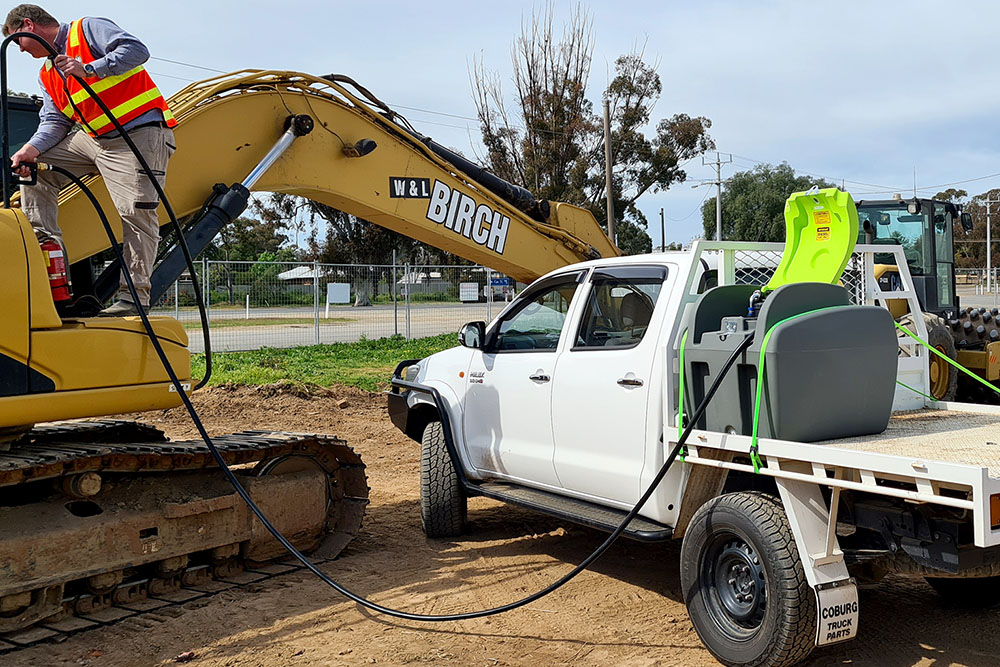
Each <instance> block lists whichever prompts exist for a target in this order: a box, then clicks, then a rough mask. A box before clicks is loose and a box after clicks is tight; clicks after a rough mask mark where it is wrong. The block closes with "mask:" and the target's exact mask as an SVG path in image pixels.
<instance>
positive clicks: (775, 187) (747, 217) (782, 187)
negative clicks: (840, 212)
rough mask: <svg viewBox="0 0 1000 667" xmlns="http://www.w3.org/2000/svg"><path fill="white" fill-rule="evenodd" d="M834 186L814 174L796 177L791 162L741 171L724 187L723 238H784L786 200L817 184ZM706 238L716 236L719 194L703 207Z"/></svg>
mask: <svg viewBox="0 0 1000 667" xmlns="http://www.w3.org/2000/svg"><path fill="white" fill-rule="evenodd" d="M814 185H815V186H818V187H820V188H830V187H833V184H832V183H829V182H827V181H824V180H823V179H815V178H813V177H811V176H796V175H795V170H794V169H792V168H791V167H790V166H789V165H788V163H787V162H782V163H781V164H779V165H777V166H773V165H769V164H761V165H757V166H756V167H754V168H753V169H750V170H747V171H741V172H737V173H735V174H733V175H732V177H730V178H729V180H727V181H726V182H725V183H724V184H723V189H722V238H723V240H726V241H784V240H785V216H784V211H785V201H786V200H787V199H788V197H789V195H791V194H792V193H793V192H801V191H803V190H808V189H809V188H811V187H813V186H814ZM701 219H702V224H703V226H704V228H705V238H706V239H714V238H715V227H716V210H715V197H712V198H710V199H708V200H707V201H705V203H704V204H702V207H701Z"/></svg>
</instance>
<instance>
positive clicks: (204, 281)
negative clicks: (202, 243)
mask: <svg viewBox="0 0 1000 667" xmlns="http://www.w3.org/2000/svg"><path fill="white" fill-rule="evenodd" d="M201 288H202V298H203V299H204V300H205V318H206V319H207V320H208V322H209V324H211V323H212V311H211V308H212V299H211V295H212V290H211V288H210V287H209V286H208V258H207V257H205V258H203V259H202V260H201Z"/></svg>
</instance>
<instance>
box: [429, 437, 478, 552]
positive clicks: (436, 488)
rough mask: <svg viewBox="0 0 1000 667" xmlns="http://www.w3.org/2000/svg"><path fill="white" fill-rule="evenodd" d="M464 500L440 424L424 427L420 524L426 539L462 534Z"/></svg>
mask: <svg viewBox="0 0 1000 667" xmlns="http://www.w3.org/2000/svg"><path fill="white" fill-rule="evenodd" d="M467 508H468V499H467V498H466V496H465V490H464V489H463V488H462V483H461V481H460V480H459V477H458V472H457V471H456V470H455V466H454V464H453V463H452V460H451V456H449V455H448V446H447V444H445V439H444V427H443V426H442V424H441V422H439V421H434V422H431V423H429V424H427V427H426V428H425V429H424V435H423V437H422V438H421V439H420V523H421V524H422V526H423V529H424V534H425V535H427V537H455V536H457V535H461V534H462V529H463V528H464V527H465V518H466V514H467V511H468V510H467Z"/></svg>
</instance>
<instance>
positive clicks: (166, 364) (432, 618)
mask: <svg viewBox="0 0 1000 667" xmlns="http://www.w3.org/2000/svg"><path fill="white" fill-rule="evenodd" d="M49 168H50V169H52V170H53V171H55V172H57V173H60V174H63V175H65V176H67V177H69V178H70V179H71V180H72V181H73V182H74V183H76V184H77V186H79V187H80V189H81V190H82V191H83V192H84V194H86V195H87V198H88V199H90V202H91V203H92V204H93V205H94V207H95V209H96V210H97V213H98V215H99V216H100V218H101V223H102V224H103V225H104V230H105V232H106V233H107V234H108V236H109V238H114V231H113V230H112V229H111V225H110V223H109V222H108V219H107V216H106V215H105V213H104V211H103V210H102V209H101V207H100V204H99V202H98V201H97V198H96V197H94V195H93V193H92V192H91V191H90V189H89V188H88V187H87V186H86V185H85V184H84V183H83V181H81V180H80V179H79V178H78V177H77V176H75V175H74V174H73V173H72V172H70V171H68V170H66V169H63V168H61V167H56V166H50V167H49ZM112 247H113V248H114V251H115V255H116V256H117V257H118V260H119V261H121V262H122V266H124V261H123V260H124V258H123V257H122V255H121V249H120V248H119V247H118V245H117V244H113V245H112ZM125 279H126V282H127V283H128V288H129V293H130V294H132V296H133V297H134V296H135V295H136V291H135V284H134V283H133V281H132V276H131V275H129V273H128V271H125ZM139 316H140V317H141V318H142V324H143V327H145V329H146V333H147V335H148V336H149V339H150V342H151V343H152V345H153V349H154V350H156V354H157V356H158V357H159V358H160V363H161V364H163V368H164V370H166V372H167V375H168V376H169V377H170V381H171V382H172V383H173V384H174V387H175V388H176V389H177V393H178V395H179V396H180V397H181V400H182V401H183V402H184V407H185V408H187V411H188V413H189V414H190V415H191V420H192V421H193V422H194V425H195V428H196V429H197V430H198V433H199V434H200V435H201V437H202V439H203V440H204V441H205V444H206V445H207V446H208V449H209V451H210V452H211V453H212V457H213V458H215V461H216V463H218V465H219V467H220V468H221V469H222V471H223V473H224V474H225V476H226V479H227V480H228V481H229V483H230V484H231V485H232V487H233V488H234V489H235V490H236V492H237V493H238V494H239V495H240V497H241V498H242V499H243V501H244V502H245V503H246V504H247V506H248V507H249V508H250V511H251V512H253V514H254V515H255V516H256V517H257V518H258V519H259V520H260V522H261V523H262V524H263V525H264V527H265V528H266V529H267V531H268V532H269V533H271V535H272V536H274V538H275V539H276V540H278V542H280V543H281V545H282V546H283V547H284V548H285V550H286V551H288V553H290V554H291V555H292V556H294V557H295V558H296V560H298V561H299V562H300V563H302V565H304V566H305V567H306V568H307V569H308V570H309V571H310V572H312V573H313V574H315V575H316V576H317V577H319V578H320V579H321V580H322V581H323V582H324V583H325V584H327V585H328V586H330V587H331V588H333V589H334V590H335V591H337V592H338V593H340V594H341V595H343V596H344V597H346V598H348V599H350V600H352V601H354V602H356V603H357V604H359V605H361V606H362V607H366V608H368V609H371V610H372V611H377V612H380V613H383V614H386V615H388V616H394V617H396V618H402V619H405V620H408V621H429V622H440V621H464V620H469V619H473V618H482V617H484V616H494V615H496V614H501V613H503V612H506V611H511V610H513V609H517V608H518V607H523V606H524V605H527V604H529V603H531V602H534V601H535V600H538V599H540V598H542V597H545V596H546V595H548V594H549V593H552V592H553V591H555V590H556V589H558V588H560V587H562V586H563V585H564V584H566V583H567V582H569V581H570V580H571V579H573V578H574V577H576V575H578V574H580V573H581V572H583V571H584V570H585V569H587V567H589V566H590V564H591V563H593V562H594V561H596V560H597V559H598V558H600V557H601V556H602V555H604V553H605V552H606V551H607V550H608V549H609V548H610V547H611V545H612V544H614V542H615V540H617V539H618V538H619V537H620V536H621V534H622V533H623V532H624V531H625V528H626V527H627V526H628V525H629V523H631V522H632V520H633V519H634V518H636V516H638V514H639V511H640V510H641V509H642V507H643V506H644V505H645V504H646V502H647V501H648V500H649V498H650V497H651V496H652V495H653V492H654V491H655V490H656V487H657V486H658V485H659V484H660V482H661V481H662V480H663V478H664V476H666V474H667V471H668V470H670V466H671V465H673V462H674V460H675V459H676V458H677V454H678V452H679V451H680V450H681V448H682V447H683V446H684V443H686V442H687V439H688V436H689V435H690V434H691V431H692V430H693V429H694V425H695V424H697V423H698V420H699V419H701V417H702V415H703V414H704V413H705V410H706V409H707V407H708V404H709V402H710V401H711V400H712V398H713V397H714V396H715V392H716V391H717V390H718V388H719V386H720V385H721V383H722V379H723V378H724V377H725V375H726V373H728V372H729V369H730V368H732V366H733V364H735V363H736V361H737V359H739V357H740V355H741V354H742V353H743V352H744V351H745V350H746V349H747V348H748V347H749V346H750V344H751V343H752V342H753V335H752V334H751V335H750V336H747V337H746V338H745V339H744V340H743V342H742V343H741V344H740V345H739V347H737V348H736V349H735V350H733V353H732V354H731V355H730V357H729V359H727V360H726V363H725V364H724V365H723V367H722V369H721V370H720V372H719V374H718V375H717V376H716V378H715V381H714V382H713V383H712V385H711V386H710V387H709V389H708V392H706V394H705V397H704V398H703V399H702V401H701V403H700V404H699V405H698V407H697V409H696V410H695V411H694V414H692V415H691V418H690V419H689V420H688V425H687V427H685V429H684V431H683V432H682V433H681V436H680V438H678V440H677V444H676V445H675V446H674V448H673V449H672V450H671V451H670V455H669V456H668V457H667V459H666V461H664V463H663V465H662V466H661V467H660V470H659V471H658V472H657V474H656V477H654V478H653V481H652V482H650V484H649V486H648V488H647V489H646V492H645V493H643V494H642V497H641V498H639V500H638V502H636V504H635V506H634V507H633V508H632V510H631V511H630V512H629V513H628V514H627V515H625V518H623V519H622V521H621V523H620V524H619V525H618V527H617V528H615V530H614V531H613V532H612V533H611V534H610V535H609V536H608V537H607V539H605V540H604V542H603V543H601V545H600V546H599V547H597V549H595V550H594V551H593V552H592V553H591V554H590V555H589V556H587V557H586V558H585V559H584V560H583V561H582V562H580V564H579V565H577V566H576V567H574V568H573V569H572V570H570V571H569V572H568V573H566V574H565V575H563V576H562V577H560V578H559V579H557V580H556V581H555V582H553V583H551V584H549V585H548V586H546V587H545V588H543V589H541V590H540V591H537V592H535V593H533V594H531V595H529V596H527V597H524V598H521V599H520V600H516V601H514V602H510V603H508V604H505V605H501V606H499V607H493V608H490V609H482V610H479V611H473V612H465V613H461V614H414V613H410V612H406V611H401V610H398V609H392V608H390V607H384V606H382V605H380V604H378V603H376V602H372V601H371V600H368V599H367V598H364V597H362V596H360V595H358V594H357V593H354V592H353V591H351V590H349V589H347V588H344V587H343V586H342V585H340V584H339V583H337V582H336V581H335V580H333V579H332V578H330V577H329V576H328V575H327V574H326V573H325V572H323V571H322V570H320V569H319V568H317V567H316V566H315V565H314V564H313V563H312V561H310V560H309V559H308V558H307V557H306V556H305V555H304V554H303V553H302V552H301V551H299V550H298V549H297V548H295V545H293V544H292V543H291V542H289V541H288V540H287V539H286V538H285V536H284V535H282V534H281V532H280V531H278V529H277V528H275V527H274V525H273V524H272V523H271V522H270V520H268V518H267V517H266V516H265V515H264V513H263V512H262V511H261V509H260V508H259V507H258V506H257V504H256V503H255V502H254V501H253V499H252V498H251V497H250V494H249V493H248V492H247V490H246V489H245V488H244V487H243V485H242V484H240V481H239V480H238V479H237V478H236V475H235V474H233V471H232V470H230V468H229V466H228V465H227V464H226V461H225V459H223V457H222V455H221V454H220V453H219V450H218V449H217V448H216V447H215V444H214V443H213V442H212V439H211V438H210V437H209V435H208V432H207V431H206V430H205V427H204V425H203V424H202V422H201V419H200V418H199V416H198V413H197V411H196V410H195V408H194V405H193V404H192V403H191V399H190V398H189V397H188V395H187V393H186V392H185V391H184V389H183V387H182V386H181V383H180V380H179V379H178V378H177V374H176V372H175V371H174V369H173V367H172V366H171V365H170V361H169V360H168V359H167V356H166V354H165V353H164V351H163V348H162V347H161V345H160V341H159V339H158V338H157V336H156V332H155V331H154V330H153V326H152V324H151V323H150V322H149V318H148V317H147V315H146V313H145V311H143V309H141V308H140V309H139Z"/></svg>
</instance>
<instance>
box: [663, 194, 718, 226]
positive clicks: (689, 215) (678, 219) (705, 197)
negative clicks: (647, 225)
mask: <svg viewBox="0 0 1000 667" xmlns="http://www.w3.org/2000/svg"><path fill="white" fill-rule="evenodd" d="M711 192H712V191H711V190H705V195H704V196H703V197H702V198H701V201H700V202H698V205H697V206H695V207H694V210H693V211H691V212H690V213H688V214H687V215H685V216H684V217H683V218H671V217H670V216H669V215H668V216H667V220H669V221H670V222H684V221H685V220H687V219H688V218H690V217H691V216H692V215H694V214H695V213H697V212H698V211H699V210H700V209H701V205H702V204H704V203H705V200H706V199H708V195H709V194H710V193H711Z"/></svg>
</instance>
